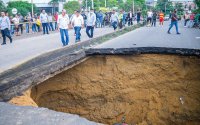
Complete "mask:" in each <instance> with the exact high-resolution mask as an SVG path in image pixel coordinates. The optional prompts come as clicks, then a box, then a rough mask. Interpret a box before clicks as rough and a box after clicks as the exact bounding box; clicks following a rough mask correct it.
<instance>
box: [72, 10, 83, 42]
mask: <svg viewBox="0 0 200 125" xmlns="http://www.w3.org/2000/svg"><path fill="white" fill-rule="evenodd" d="M72 25H73V26H74V30H75V34H76V41H75V42H79V41H81V28H83V27H84V20H83V16H81V14H80V12H79V11H76V15H75V16H74V17H73V19H72Z"/></svg>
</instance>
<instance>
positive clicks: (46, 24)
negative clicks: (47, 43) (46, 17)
mask: <svg viewBox="0 0 200 125" xmlns="http://www.w3.org/2000/svg"><path fill="white" fill-rule="evenodd" d="M48 25H49V24H48V23H45V27H46V31H47V34H49V30H48Z"/></svg>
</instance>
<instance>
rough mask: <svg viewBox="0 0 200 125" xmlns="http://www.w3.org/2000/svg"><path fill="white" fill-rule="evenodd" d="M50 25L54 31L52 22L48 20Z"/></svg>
mask: <svg viewBox="0 0 200 125" xmlns="http://www.w3.org/2000/svg"><path fill="white" fill-rule="evenodd" d="M50 26H51V29H52V31H54V28H53V23H52V22H50Z"/></svg>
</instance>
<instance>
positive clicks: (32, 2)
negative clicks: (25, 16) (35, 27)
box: [31, 0, 33, 16]
mask: <svg viewBox="0 0 200 125" xmlns="http://www.w3.org/2000/svg"><path fill="white" fill-rule="evenodd" d="M31 4H32V6H31V12H32V16H33V0H31Z"/></svg>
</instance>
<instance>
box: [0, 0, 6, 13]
mask: <svg viewBox="0 0 200 125" xmlns="http://www.w3.org/2000/svg"><path fill="white" fill-rule="evenodd" d="M5 9H6V7H5V5H4V3H3V1H2V0H0V11H4V10H5Z"/></svg>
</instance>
